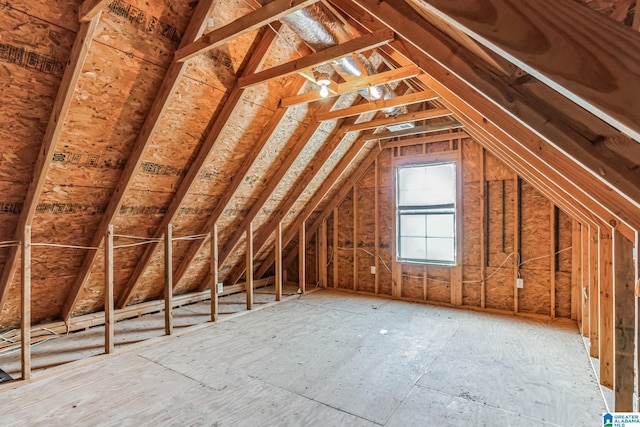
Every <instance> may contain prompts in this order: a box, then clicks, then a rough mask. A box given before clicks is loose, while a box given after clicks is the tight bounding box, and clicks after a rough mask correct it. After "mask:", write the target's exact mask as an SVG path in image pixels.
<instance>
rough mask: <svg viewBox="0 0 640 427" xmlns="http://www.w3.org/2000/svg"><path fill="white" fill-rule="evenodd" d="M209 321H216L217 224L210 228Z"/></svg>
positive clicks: (218, 280) (218, 279)
mask: <svg viewBox="0 0 640 427" xmlns="http://www.w3.org/2000/svg"><path fill="white" fill-rule="evenodd" d="M210 244H211V277H212V278H213V282H212V283H211V321H212V322H215V321H216V320H218V283H220V270H219V269H218V266H219V264H218V224H213V227H211V239H210Z"/></svg>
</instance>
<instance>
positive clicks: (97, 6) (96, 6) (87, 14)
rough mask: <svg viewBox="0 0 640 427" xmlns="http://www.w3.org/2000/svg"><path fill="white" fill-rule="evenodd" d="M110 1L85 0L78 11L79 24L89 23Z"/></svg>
mask: <svg viewBox="0 0 640 427" xmlns="http://www.w3.org/2000/svg"><path fill="white" fill-rule="evenodd" d="M110 2H111V0H85V1H84V2H83V3H82V5H81V6H80V10H79V11H78V18H79V19H80V22H89V21H91V20H92V19H93V18H95V17H96V16H98V15H99V14H100V13H102V11H103V10H104V9H105V7H107V5H108V4H109V3H110Z"/></svg>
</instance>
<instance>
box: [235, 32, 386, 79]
mask: <svg viewBox="0 0 640 427" xmlns="http://www.w3.org/2000/svg"><path fill="white" fill-rule="evenodd" d="M393 38H394V34H393V31H391V30H386V29H385V30H381V31H377V32H374V33H372V34H367V35H364V36H361V37H358V38H356V39H353V40H349V41H348V42H345V43H342V44H339V45H336V46H332V47H329V48H327V49H324V50H321V51H318V52H315V53H312V54H311V55H307V56H304V57H302V58H300V59H296V60H295V61H290V62H287V63H285V64H281V65H277V66H275V67H273V68H269V69H267V70H264V71H260V72H259V73H255V74H252V75H249V76H244V77H241V78H240V79H238V84H239V85H240V87H242V88H247V87H249V86H253V85H257V84H260V83H265V82H268V81H271V80H275V79H279V78H282V77H284V76H287V75H289V74H292V73H296V72H298V71H301V70H304V69H306V68H311V67H316V66H318V65H322V64H326V63H327V62H331V61H335V60H337V59H340V58H342V57H345V56H347V55H351V54H353V53H358V52H362V51H365V50H369V49H373V48H376V47H378V46H381V45H384V44H387V43H389V42H390V41H392V40H393Z"/></svg>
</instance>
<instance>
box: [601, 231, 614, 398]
mask: <svg viewBox="0 0 640 427" xmlns="http://www.w3.org/2000/svg"><path fill="white" fill-rule="evenodd" d="M611 233H612V230H611V228H610V227H606V226H603V227H601V228H600V339H599V344H600V351H599V353H600V384H602V385H603V386H605V387H608V388H610V389H613V363H614V361H613V354H614V353H613V310H614V305H613V291H614V288H613V245H612V235H611Z"/></svg>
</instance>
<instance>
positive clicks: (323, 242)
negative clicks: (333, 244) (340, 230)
mask: <svg viewBox="0 0 640 427" xmlns="http://www.w3.org/2000/svg"><path fill="white" fill-rule="evenodd" d="M319 240H320V265H319V266H318V267H319V271H320V285H321V286H322V287H323V288H326V287H327V269H328V266H327V261H328V257H327V220H326V219H325V220H324V221H322V226H321V227H320V238H319Z"/></svg>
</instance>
